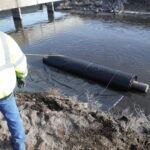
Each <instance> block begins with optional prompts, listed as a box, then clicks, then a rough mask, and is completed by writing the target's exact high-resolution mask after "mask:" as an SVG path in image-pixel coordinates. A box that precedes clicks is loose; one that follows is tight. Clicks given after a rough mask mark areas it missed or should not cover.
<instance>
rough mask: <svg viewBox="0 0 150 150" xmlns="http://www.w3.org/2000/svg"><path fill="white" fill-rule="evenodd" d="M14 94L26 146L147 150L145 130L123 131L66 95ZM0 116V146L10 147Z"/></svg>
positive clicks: (33, 149) (6, 149)
mask: <svg viewBox="0 0 150 150" xmlns="http://www.w3.org/2000/svg"><path fill="white" fill-rule="evenodd" d="M15 97H16V101H17V104H18V106H19V110H20V113H21V116H22V118H23V123H24V127H25V131H26V134H27V149H26V150H37V149H38V150H50V149H56V150H64V149H67V150H73V149H83V150H87V149H93V150H98V149H105V150H109V149H111V150H116V147H117V148H118V149H120V150H121V149H122V150H124V149H125V150H130V149H131V148H134V147H136V148H137V149H144V150H149V149H148V148H149V145H150V144H149V142H148V141H150V136H149V135H148V134H146V133H144V134H143V133H138V132H135V131H132V130H131V129H128V130H127V131H126V130H125V129H126V127H122V126H121V125H120V124H119V123H118V122H117V121H115V120H114V119H113V116H111V115H110V114H106V113H104V112H101V111H92V112H91V111H90V110H88V108H87V105H84V104H82V103H78V102H75V101H73V100H72V99H70V98H67V97H63V96H59V95H52V94H49V93H23V92H21V93H16V94H15ZM23 105H24V106H23ZM0 119H1V122H0V133H1V134H0V150H12V148H11V140H10V133H9V132H8V129H7V125H6V121H5V120H4V119H3V116H2V115H1V116H0ZM121 120H126V117H123V118H121ZM137 139H138V140H137ZM133 143H134V144H133ZM143 143H145V144H143Z"/></svg>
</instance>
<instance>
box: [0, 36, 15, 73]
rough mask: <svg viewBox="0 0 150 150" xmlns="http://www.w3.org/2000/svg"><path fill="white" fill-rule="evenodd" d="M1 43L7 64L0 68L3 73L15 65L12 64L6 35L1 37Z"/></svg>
mask: <svg viewBox="0 0 150 150" xmlns="http://www.w3.org/2000/svg"><path fill="white" fill-rule="evenodd" d="M1 41H2V44H3V50H4V58H5V64H4V65H2V66H0V71H3V70H4V69H8V68H11V67H12V66H13V65H12V64H11V60H10V53H9V48H8V44H7V40H6V39H5V37H4V35H2V36H1Z"/></svg>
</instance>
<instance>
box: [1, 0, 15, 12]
mask: <svg viewBox="0 0 150 150" xmlns="http://www.w3.org/2000/svg"><path fill="white" fill-rule="evenodd" d="M16 7H17V3H16V0H0V11H2V10H8V9H12V8H16Z"/></svg>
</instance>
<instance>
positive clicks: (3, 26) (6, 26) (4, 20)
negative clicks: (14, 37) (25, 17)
mask: <svg viewBox="0 0 150 150" xmlns="http://www.w3.org/2000/svg"><path fill="white" fill-rule="evenodd" d="M15 30H16V28H15V24H14V20H13V16H12V14H11V11H7V12H0V31H3V32H13V31H15Z"/></svg>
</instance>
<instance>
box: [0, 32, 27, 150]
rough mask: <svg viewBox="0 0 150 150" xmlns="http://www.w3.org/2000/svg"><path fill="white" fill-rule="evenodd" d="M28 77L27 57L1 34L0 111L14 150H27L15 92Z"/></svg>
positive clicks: (16, 45)
mask: <svg viewBox="0 0 150 150" xmlns="http://www.w3.org/2000/svg"><path fill="white" fill-rule="evenodd" d="M26 76H27V62H26V57H25V55H24V54H23V52H22V51H21V49H20V48H19V46H18V44H17V43H16V42H15V41H14V40H13V39H12V38H11V37H10V36H9V35H7V34H5V33H3V32H0V111H1V113H2V114H3V115H4V118H5V119H6V121H7V125H8V128H9V131H10V133H11V137H12V142H11V143H12V146H13V148H14V150H25V140H26V135H25V131H24V128H23V124H22V120H21V117H20V113H19V111H18V107H17V105H16V102H15V98H14V95H13V91H14V88H15V86H16V83H17V82H18V86H19V87H22V86H24V80H23V79H24V78H25V77H26ZM16 81H17V82H16Z"/></svg>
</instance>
